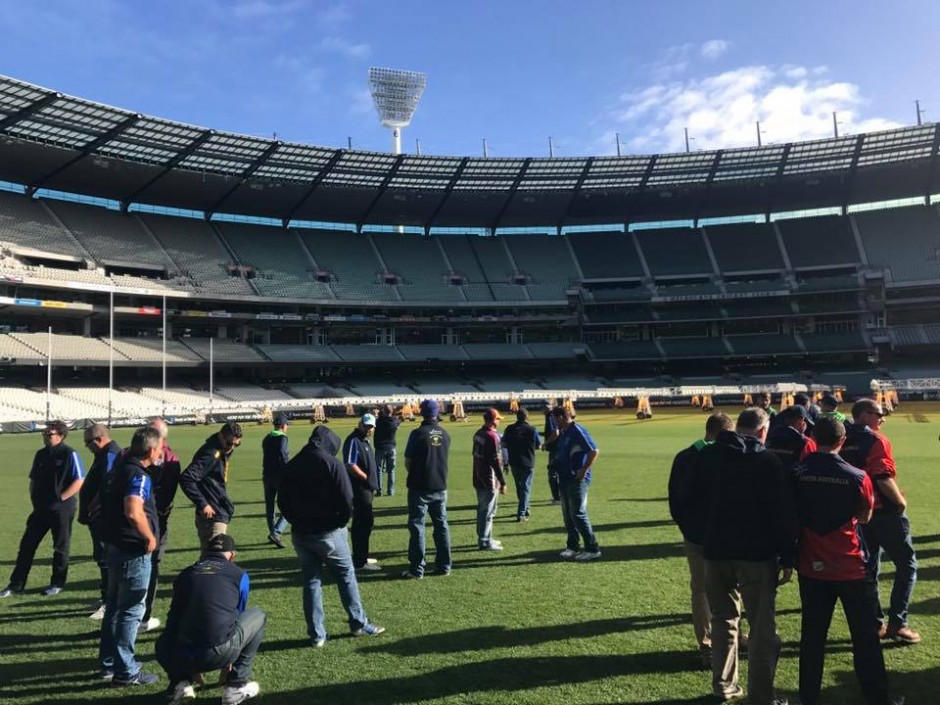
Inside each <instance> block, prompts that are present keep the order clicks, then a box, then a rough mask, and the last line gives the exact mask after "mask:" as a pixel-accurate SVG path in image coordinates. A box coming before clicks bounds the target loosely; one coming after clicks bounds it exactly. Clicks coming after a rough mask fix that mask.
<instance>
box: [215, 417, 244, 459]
mask: <svg viewBox="0 0 940 705" xmlns="http://www.w3.org/2000/svg"><path fill="white" fill-rule="evenodd" d="M219 442H220V443H221V444H222V450H224V451H225V452H226V453H230V452H232V451H233V450H235V449H236V448H238V446H240V445H241V444H242V427H241V426H240V425H238V424H237V423H236V422H235V421H226V422H225V423H224V424H222V428H220V429H219Z"/></svg>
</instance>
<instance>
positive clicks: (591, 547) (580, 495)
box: [559, 480, 597, 551]
mask: <svg viewBox="0 0 940 705" xmlns="http://www.w3.org/2000/svg"><path fill="white" fill-rule="evenodd" d="M589 488H590V484H588V483H587V482H586V481H584V480H569V481H568V482H564V483H562V484H561V486H560V487H559V490H560V491H561V517H562V519H564V521H565V529H566V530H567V532H568V548H570V549H571V550H572V551H577V550H578V546H579V535H580V538H581V539H583V541H584V550H585V551H597V539H596V538H595V537H594V529H592V528H591V520H590V519H588V515H587V502H588V489H589Z"/></svg>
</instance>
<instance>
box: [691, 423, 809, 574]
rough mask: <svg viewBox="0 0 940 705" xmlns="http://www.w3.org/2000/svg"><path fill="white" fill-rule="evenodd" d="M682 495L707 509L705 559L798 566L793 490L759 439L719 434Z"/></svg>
mask: <svg viewBox="0 0 940 705" xmlns="http://www.w3.org/2000/svg"><path fill="white" fill-rule="evenodd" d="M681 492H682V496H683V498H684V500H685V501H690V500H691V499H692V498H694V497H700V498H701V501H702V502H703V503H704V505H705V511H706V521H705V536H704V541H705V543H704V550H705V558H707V559H709V560H719V561H726V560H739V561H767V560H773V559H775V558H776V559H778V560H779V561H780V564H781V565H782V566H785V567H793V566H795V565H796V539H797V524H796V512H795V503H794V499H793V485H792V483H791V481H790V479H789V477H788V475H787V473H786V472H785V470H784V468H783V464H782V463H781V462H780V460H779V459H777V458H776V457H775V456H774V455H773V454H772V453H768V452H767V451H766V449H765V448H764V445H763V444H762V443H761V442H760V441H759V440H758V439H756V438H754V437H752V436H745V435H741V434H738V433H735V432H734V431H722V432H721V433H719V434H718V438H717V439H716V440H715V443H714V444H712V445H710V446H708V447H707V448H703V449H702V450H701V451H700V452H699V454H698V457H697V459H696V461H695V465H694V468H693V471H692V472H691V473H689V476H688V482H687V483H685V485H684V487H683V488H682V490H681Z"/></svg>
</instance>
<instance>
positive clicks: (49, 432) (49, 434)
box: [42, 431, 59, 438]
mask: <svg viewBox="0 0 940 705" xmlns="http://www.w3.org/2000/svg"><path fill="white" fill-rule="evenodd" d="M42 435H44V436H45V437H46V438H49V437H50V436H58V435H59V432H58V431H43V432H42Z"/></svg>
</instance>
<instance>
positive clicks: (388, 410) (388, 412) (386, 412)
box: [382, 404, 395, 416]
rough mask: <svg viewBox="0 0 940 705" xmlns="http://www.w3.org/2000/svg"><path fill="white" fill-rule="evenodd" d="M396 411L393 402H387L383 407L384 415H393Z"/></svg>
mask: <svg viewBox="0 0 940 705" xmlns="http://www.w3.org/2000/svg"><path fill="white" fill-rule="evenodd" d="M394 413H395V408H394V407H393V406H392V405H391V404H386V405H385V406H383V407H382V415H383V416H391V415H392V414H394Z"/></svg>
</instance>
